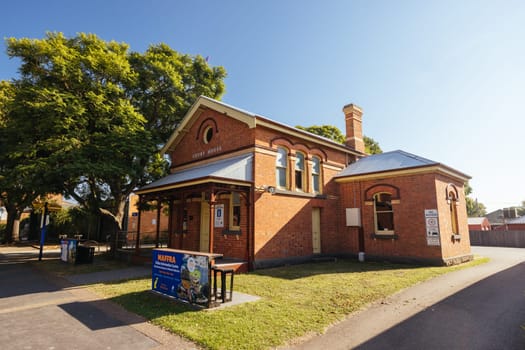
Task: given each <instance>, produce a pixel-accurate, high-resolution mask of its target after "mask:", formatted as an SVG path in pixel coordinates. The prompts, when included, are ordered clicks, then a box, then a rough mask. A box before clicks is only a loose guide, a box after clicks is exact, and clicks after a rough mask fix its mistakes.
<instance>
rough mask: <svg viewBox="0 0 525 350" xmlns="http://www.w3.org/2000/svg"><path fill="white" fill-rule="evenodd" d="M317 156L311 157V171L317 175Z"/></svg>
mask: <svg viewBox="0 0 525 350" xmlns="http://www.w3.org/2000/svg"><path fill="white" fill-rule="evenodd" d="M319 168H320V166H319V158H315V157H314V158H312V173H313V174H317V175H319Z"/></svg>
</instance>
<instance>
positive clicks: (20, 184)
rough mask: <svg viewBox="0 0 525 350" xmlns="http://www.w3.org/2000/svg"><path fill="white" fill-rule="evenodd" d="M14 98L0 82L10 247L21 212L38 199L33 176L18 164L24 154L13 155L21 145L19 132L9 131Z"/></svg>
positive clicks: (0, 158) (0, 183)
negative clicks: (17, 145)
mask: <svg viewBox="0 0 525 350" xmlns="http://www.w3.org/2000/svg"><path fill="white" fill-rule="evenodd" d="M14 96H15V89H14V86H13V85H12V84H10V83H9V82H7V81H0V205H1V206H4V207H5V209H6V212H7V223H6V227H5V235H4V240H5V241H6V242H8V243H10V242H11V241H12V238H13V235H14V234H15V233H16V232H17V228H18V226H17V223H18V220H19V219H20V215H21V214H22V211H23V210H24V208H26V207H28V206H30V205H31V203H32V201H33V200H34V199H35V198H36V197H37V196H38V193H37V191H35V189H34V188H33V186H32V179H31V176H30V174H28V172H27V170H26V169H25V168H24V167H23V166H21V164H20V163H19V162H20V159H21V158H22V157H23V156H24V154H20V153H17V152H14V150H15V147H13V146H14V145H16V143H17V142H20V141H18V138H17V137H16V136H15V135H18V133H17V130H10V128H9V125H10V117H11V111H12V109H13V99H14Z"/></svg>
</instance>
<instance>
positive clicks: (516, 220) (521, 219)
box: [507, 216, 525, 224]
mask: <svg viewBox="0 0 525 350" xmlns="http://www.w3.org/2000/svg"><path fill="white" fill-rule="evenodd" d="M507 224H525V216H520V217H518V218H514V219H507Z"/></svg>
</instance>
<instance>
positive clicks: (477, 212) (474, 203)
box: [464, 181, 487, 217]
mask: <svg viewBox="0 0 525 350" xmlns="http://www.w3.org/2000/svg"><path fill="white" fill-rule="evenodd" d="M464 190H465V201H466V204H467V215H468V216H469V217H482V216H485V215H487V209H486V207H485V205H484V204H483V203H479V202H478V200H477V199H472V198H470V197H469V195H470V194H472V186H470V184H469V182H468V181H467V182H466V183H465V187H464Z"/></svg>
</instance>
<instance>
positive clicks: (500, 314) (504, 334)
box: [283, 247, 525, 350]
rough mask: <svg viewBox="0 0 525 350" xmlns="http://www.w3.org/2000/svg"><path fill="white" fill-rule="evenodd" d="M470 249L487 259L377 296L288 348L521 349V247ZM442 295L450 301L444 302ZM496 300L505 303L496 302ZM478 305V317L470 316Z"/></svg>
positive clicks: (524, 264)
mask: <svg viewBox="0 0 525 350" xmlns="http://www.w3.org/2000/svg"><path fill="white" fill-rule="evenodd" d="M472 251H473V253H474V254H476V255H479V256H485V257H489V258H490V259H491V261H490V262H489V263H486V264H482V265H479V266H476V267H473V268H469V269H464V270H459V271H455V272H452V273H448V274H446V275H442V276H439V277H436V278H433V279H431V280H429V281H426V282H423V283H420V284H418V285H415V286H413V287H411V288H408V289H405V290H403V291H401V292H399V293H397V294H395V295H392V296H390V297H387V298H385V299H383V300H379V301H377V302H375V303H373V304H372V305H370V306H368V307H367V308H366V309H364V310H361V311H359V312H356V313H354V314H352V315H350V316H349V317H347V319H346V320H344V321H342V322H340V323H338V324H336V325H334V326H332V327H330V328H329V329H328V330H327V331H326V332H325V333H324V334H322V335H319V336H314V337H312V338H310V339H306V340H305V339H302V341H303V342H301V343H300V344H297V345H294V346H291V347H286V348H289V349H301V350H306V349H312V350H317V349H330V350H333V349H356V348H358V349H422V348H425V349H519V350H521V349H525V330H523V329H521V327H524V326H525V294H524V292H525V287H524V282H525V274H524V273H523V272H524V271H525V249H520V248H496V247H472ZM498 277H499V278H498ZM503 277H504V278H503ZM489 283H490V286H489ZM474 285H475V288H474V287H472V288H469V287H470V286H474ZM482 289H483V292H479V290H482ZM465 290H468V292H467V293H463V291H465ZM473 290H476V292H473ZM510 290H512V293H509V292H510ZM460 298H462V299H460ZM481 298H485V299H482V300H479V299H481ZM445 299H446V300H447V301H448V304H447V303H445V302H442V301H444V300H445ZM499 301H503V302H506V303H507V304H506V305H499V304H496V303H497V302H499ZM440 302H441V303H440ZM468 303H470V304H471V305H470V306H469V307H470V308H471V309H470V310H468V309H467V304H468ZM491 304H492V305H491ZM472 305H474V306H472ZM472 309H474V310H472ZM435 310H439V311H440V312H441V315H442V316H441V317H440V318H432V317H433V316H432V314H433V313H435V312H434V311H435ZM481 310H482V311H483V313H482V318H481V319H477V320H476V318H478V317H472V316H473V315H474V316H477V314H476V313H477V312H479V311H481ZM425 312H426V314H425ZM467 313H470V314H468V315H467ZM506 313H512V314H513V316H512V317H514V319H512V320H508V319H506V320H503V318H508V317H507V315H505V314H506ZM436 314H437V312H436ZM416 315H417V316H421V315H423V316H422V317H415V316H416ZM491 318H494V319H493V320H492V319H491ZM428 319H430V322H428ZM503 321H505V322H506V323H505V324H503ZM432 322H433V323H432ZM476 322H477V323H476ZM520 325H521V326H520ZM510 337H512V339H510ZM483 338H486V341H485V340H484V339H483ZM440 342H441V343H440ZM283 349H284V348H283Z"/></svg>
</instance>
